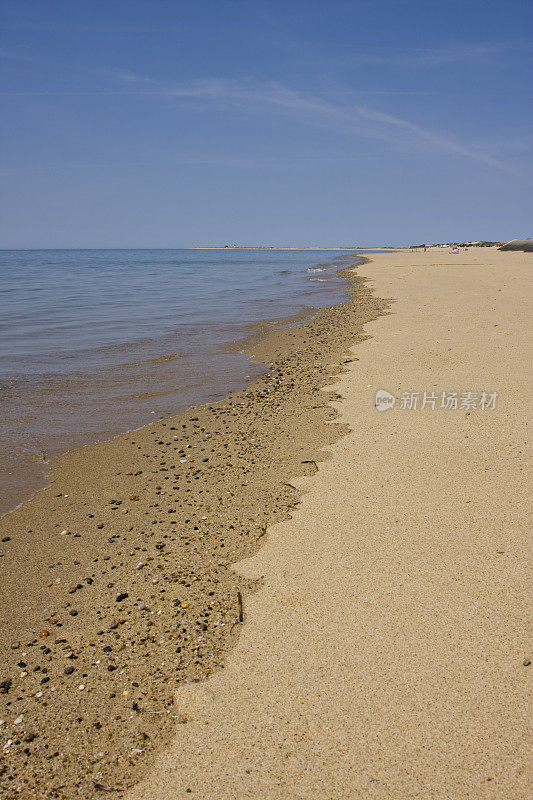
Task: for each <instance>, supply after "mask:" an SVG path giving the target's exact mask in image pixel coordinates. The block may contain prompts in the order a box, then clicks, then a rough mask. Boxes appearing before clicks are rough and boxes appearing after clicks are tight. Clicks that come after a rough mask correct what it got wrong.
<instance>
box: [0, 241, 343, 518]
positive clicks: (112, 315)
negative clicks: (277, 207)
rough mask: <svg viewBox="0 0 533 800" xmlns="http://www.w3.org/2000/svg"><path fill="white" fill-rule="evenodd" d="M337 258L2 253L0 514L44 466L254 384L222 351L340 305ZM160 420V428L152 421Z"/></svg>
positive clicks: (242, 363)
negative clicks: (283, 322) (262, 328)
mask: <svg viewBox="0 0 533 800" xmlns="http://www.w3.org/2000/svg"><path fill="white" fill-rule="evenodd" d="M354 260H355V253H354V252H353V251H352V252H345V251H320V252H317V251H315V252H313V251H287V250H283V251H280V250H275V251H238V250H221V251H220V250H212V251H209V250H201V251H199V250H40V251H38V250H11V251H6V250H4V251H1V252H0V294H1V300H0V413H1V418H0V419H1V432H0V435H1V442H0V447H1V451H0V467H1V477H0V511H3V510H6V509H8V508H11V507H13V506H14V505H15V504H16V503H17V502H19V501H20V500H21V499H24V498H25V497H27V496H29V494H31V491H32V490H33V489H34V488H36V487H37V486H39V485H42V483H43V478H44V475H45V474H46V471H47V464H48V461H49V459H50V457H51V456H53V455H56V454H57V453H60V452H65V451H66V450H68V449H70V448H72V447H75V446H79V445H82V444H86V443H88V442H91V441H96V440H99V439H105V438H109V437H110V436H112V435H114V434H116V433H118V432H120V431H125V430H127V429H129V428H134V427H139V426H141V425H146V424H148V423H150V422H152V421H153V420H154V419H156V418H158V417H161V416H168V415H171V414H175V413H179V412H180V411H183V410H184V409H185V408H187V407H188V406H191V405H194V404H197V403H201V402H208V401H210V400H215V399H217V398H220V397H223V396H224V395H226V394H227V393H228V391H230V390H231V389H232V388H236V387H237V386H240V385H242V384H243V383H244V380H245V378H246V376H248V375H253V374H256V373H258V372H259V371H260V367H259V366H258V365H255V364H252V363H251V362H250V361H249V360H248V359H247V358H246V357H245V356H243V355H239V354H229V353H227V352H225V350H224V345H228V344H229V343H230V342H234V341H235V340H237V339H239V338H241V337H243V336H245V335H246V334H248V333H250V332H252V331H253V324H254V323H257V322H259V321H261V320H265V319H278V318H282V317H288V316H290V315H293V314H300V313H302V312H310V311H311V309H312V308H320V307H324V306H326V305H332V304H334V303H336V302H340V301H341V300H342V299H344V297H345V292H344V289H343V283H342V281H341V280H340V279H339V278H337V277H336V276H335V272H336V270H337V269H338V267H339V266H342V265H343V264H349V263H353V261H354ZM154 414H155V416H154Z"/></svg>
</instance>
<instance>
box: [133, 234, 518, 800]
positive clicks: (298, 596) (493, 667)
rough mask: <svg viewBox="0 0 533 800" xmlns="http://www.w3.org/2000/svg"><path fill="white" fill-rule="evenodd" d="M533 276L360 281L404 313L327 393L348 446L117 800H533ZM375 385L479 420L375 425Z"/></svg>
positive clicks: (400, 275)
mask: <svg viewBox="0 0 533 800" xmlns="http://www.w3.org/2000/svg"><path fill="white" fill-rule="evenodd" d="M530 269H531V256H529V255H528V254H519V253H501V252H498V251H496V250H492V249H491V250H487V249H483V250H481V249H475V248H474V249H471V250H469V251H468V252H460V253H458V254H453V255H452V254H450V253H449V252H448V251H445V250H436V249H432V250H429V251H428V252H427V253H421V252H418V253H415V254H413V253H407V252H404V253H395V254H393V255H375V256H373V257H372V261H371V263H369V264H365V266H364V268H362V269H361V272H362V274H363V275H365V276H367V277H368V279H369V282H370V286H372V287H373V288H374V289H375V291H376V293H377V295H379V296H381V297H389V298H393V299H394V302H393V305H392V313H391V314H390V315H385V316H380V317H379V318H378V319H376V320H375V321H373V322H371V323H369V324H367V325H366V326H365V330H366V332H367V333H368V334H370V336H371V338H369V339H367V340H366V341H364V342H362V343H359V344H357V345H356V346H355V347H354V348H353V355H354V357H356V358H357V360H356V361H353V363H352V364H350V365H349V371H348V372H346V373H344V374H343V375H342V376H341V377H340V378H339V379H338V380H337V381H336V382H335V390H336V391H338V392H339V393H340V394H341V396H342V400H340V401H339V402H338V403H335V408H336V409H337V410H338V411H339V413H340V420H341V421H342V422H343V423H345V424H346V425H348V426H349V427H350V429H351V433H350V434H349V435H347V436H345V437H344V438H342V439H340V440H339V441H338V442H337V443H336V444H333V445H332V446H331V447H329V448H328V450H329V452H330V453H331V458H330V459H329V460H327V461H325V462H323V463H321V464H320V467H319V471H318V473H317V474H316V475H313V476H308V477H305V478H300V479H298V480H297V481H296V485H297V486H298V487H299V488H300V489H302V490H304V491H305V494H304V496H303V501H302V504H301V505H300V507H299V509H298V510H297V511H296V512H295V513H294V514H293V516H292V519H290V520H287V521H284V522H282V523H281V524H278V525H275V526H273V527H270V528H269V530H268V535H267V537H266V543H265V545H264V546H263V548H262V549H261V550H260V551H259V552H258V553H257V554H256V555H255V556H254V557H252V558H250V559H248V560H246V561H244V562H241V563H240V564H239V566H238V570H239V573H240V574H241V575H243V576H245V577H246V578H248V579H252V580H254V579H258V578H261V579H262V581H263V585H262V588H261V589H260V590H259V591H258V592H257V593H255V594H254V595H253V596H250V597H247V598H246V603H245V625H244V627H243V630H242V633H241V636H240V638H239V641H238V643H237V645H236V647H235V649H234V650H233V652H232V653H231V655H230V657H229V659H228V662H227V664H226V668H225V670H223V671H222V672H219V673H217V674H215V675H213V676H212V677H211V678H210V679H209V680H208V681H206V682H204V683H203V684H201V685H199V686H188V687H181V688H180V690H179V691H178V693H177V696H176V707H177V713H178V714H180V715H182V718H183V720H187V722H186V724H183V725H180V726H179V727H178V728H177V733H176V735H175V738H174V740H173V743H172V745H171V747H170V748H169V749H168V750H167V751H166V752H164V753H163V754H162V755H161V756H160V758H159V759H158V760H157V762H156V764H155V765H154V768H153V770H152V771H151V772H150V773H149V775H148V777H147V779H146V780H145V781H144V782H143V783H142V784H141V785H140V786H138V787H137V788H136V789H134V790H133V791H131V792H130V793H129V794H128V795H127V797H128V798H129V800H141V799H142V800H145V798H148V797H149V798H150V800H170V798H172V799H173V800H174V798H178V797H188V796H191V797H198V798H202V800H210V799H211V798H212V799H213V800H215V798H216V800H223V799H224V800H225V799H226V798H227V799H228V800H229V799H230V798H231V799H232V800H244V798H257V797H261V798H265V799H267V798H268V799H269V798H272V800H273V799H274V798H276V799H279V800H281V799H282V798H291V799H294V800H296V798H297V799H298V800H303V798H316V797H324V798H328V800H329V799H330V798H331V800H333V798H335V800H339V799H340V798H346V800H353V799H354V798H365V800H366V798H380V799H381V798H383V800H384V799H385V798H387V800H390V798H394V799H395V800H407V798H414V797H417V798H423V799H424V800H437V799H438V800H441V798H442V799H444V798H453V799H454V800H464V799H465V798H494V800H525V798H526V797H529V796H530V791H531V774H530V771H529V766H528V752H529V747H530V743H531V736H530V734H531V731H530V728H529V727H528V689H529V688H530V681H531V674H532V670H533V667H532V666H530V661H529V659H530V658H531V640H530V638H529V637H530V630H528V628H527V622H526V617H527V611H528V607H529V605H530V599H531V598H530V590H529V587H530V586H531V574H530V556H531V551H530V549H529V547H528V545H527V542H526V534H527V530H528V512H529V500H528V497H529V494H528V490H529V486H528V475H529V474H528V472H527V467H528V462H527V460H526V445H525V442H526V424H527V416H528V412H527V404H526V397H527V396H528V386H529V382H528V378H529V376H528V370H527V363H528V358H527V354H528V331H529V327H528V309H527V307H526V305H527V304H526V302H525V299H526V298H528V297H530V284H529V270H530ZM377 389H386V390H387V391H389V392H390V393H392V394H393V395H395V396H398V398H400V397H401V394H402V393H403V392H419V393H420V399H421V398H422V394H423V392H424V391H425V392H426V393H427V394H428V395H431V394H432V393H435V394H436V395H437V396H438V397H439V399H440V393H441V392H446V393H449V392H458V396H459V398H461V395H462V393H463V392H472V393H477V397H476V407H475V408H473V407H468V405H467V406H466V407H465V408H461V407H460V403H461V400H459V407H458V408H457V409H454V408H453V407H452V408H448V409H440V408H439V407H438V403H437V407H436V408H435V409H433V408H432V407H431V405H426V408H424V409H423V410H422V409H421V408H420V405H419V406H418V408H417V409H416V410H415V409H411V410H409V409H407V408H404V409H402V408H401V406H400V402H399V400H397V402H396V405H395V406H394V408H393V409H392V410H388V411H386V412H383V413H379V412H378V411H377V410H376V409H375V408H374V396H375V392H376V390H377ZM482 392H486V393H494V392H496V393H497V402H496V407H495V408H484V409H482V408H481V407H480V399H481V393H482ZM470 399H472V398H470Z"/></svg>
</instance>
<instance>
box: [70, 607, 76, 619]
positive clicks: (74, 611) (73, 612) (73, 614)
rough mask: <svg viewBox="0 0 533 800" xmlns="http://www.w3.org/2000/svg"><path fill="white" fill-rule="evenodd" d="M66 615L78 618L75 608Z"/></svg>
mask: <svg viewBox="0 0 533 800" xmlns="http://www.w3.org/2000/svg"><path fill="white" fill-rule="evenodd" d="M68 613H69V614H70V616H71V617H77V616H78V612H77V611H76V609H75V608H71V609H70V611H69V612H68Z"/></svg>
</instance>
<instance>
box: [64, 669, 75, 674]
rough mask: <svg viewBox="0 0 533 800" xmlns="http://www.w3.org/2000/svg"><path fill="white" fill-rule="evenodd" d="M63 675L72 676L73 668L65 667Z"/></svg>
mask: <svg viewBox="0 0 533 800" xmlns="http://www.w3.org/2000/svg"><path fill="white" fill-rule="evenodd" d="M64 671H65V675H72V673H73V672H74V667H65V670H64Z"/></svg>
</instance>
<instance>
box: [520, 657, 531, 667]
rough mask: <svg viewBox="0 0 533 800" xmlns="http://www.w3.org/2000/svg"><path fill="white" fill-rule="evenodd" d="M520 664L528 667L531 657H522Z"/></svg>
mask: <svg viewBox="0 0 533 800" xmlns="http://www.w3.org/2000/svg"><path fill="white" fill-rule="evenodd" d="M522 664H523V665H524V667H529V665H530V664H531V659H529V658H524V660H523V661H522Z"/></svg>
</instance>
